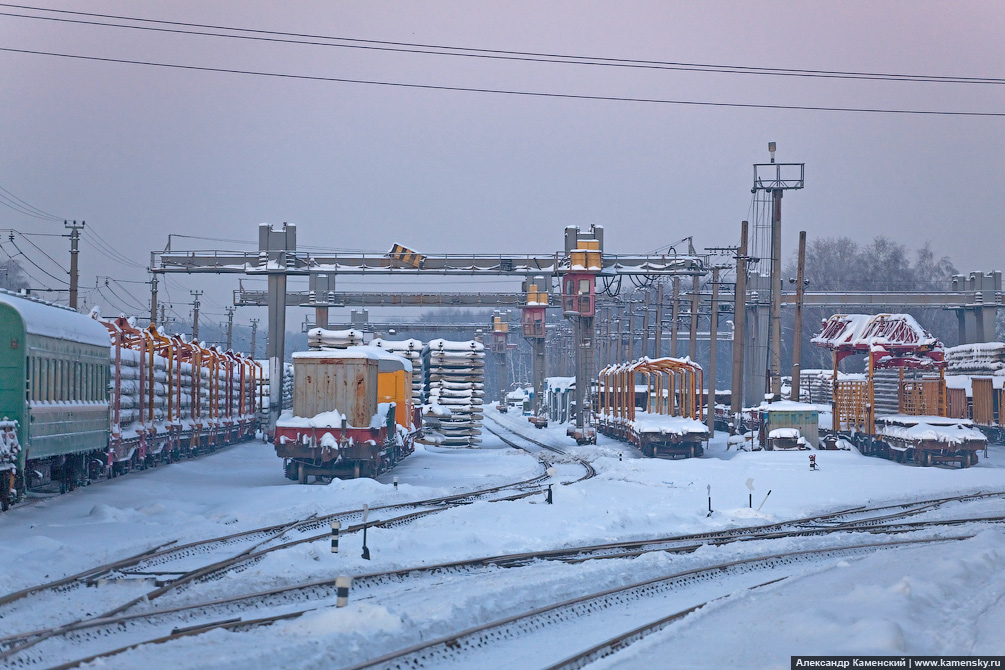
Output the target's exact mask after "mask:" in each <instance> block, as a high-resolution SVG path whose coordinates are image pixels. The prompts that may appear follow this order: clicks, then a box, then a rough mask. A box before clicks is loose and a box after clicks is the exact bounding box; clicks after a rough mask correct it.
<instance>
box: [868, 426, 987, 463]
mask: <svg viewBox="0 0 1005 670" xmlns="http://www.w3.org/2000/svg"><path fill="white" fill-rule="evenodd" d="M876 434H877V439H873V440H869V441H868V442H867V443H865V444H864V445H863V444H862V443H859V449H860V450H861V451H863V452H864V453H867V454H868V455H876V456H882V457H884V458H889V459H891V460H895V461H897V462H898V463H906V462H907V461H913V462H914V463H915V464H916V465H922V466H928V465H932V464H935V463H959V464H960V467H961V468H966V467H970V466H971V465H974V464H976V463H977V452H978V451H980V450H982V449H984V448H986V447H987V443H988V441H987V438H986V437H985V436H984V434H983V433H981V432H980V431H979V430H977V429H976V428H974V425H973V422H972V421H970V420H968V419H951V418H947V417H943V416H909V415H905V414H894V415H890V416H881V417H877V419H876Z"/></svg>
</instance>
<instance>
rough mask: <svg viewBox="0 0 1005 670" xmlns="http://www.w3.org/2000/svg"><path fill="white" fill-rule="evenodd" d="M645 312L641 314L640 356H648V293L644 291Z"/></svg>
mask: <svg viewBox="0 0 1005 670" xmlns="http://www.w3.org/2000/svg"><path fill="white" fill-rule="evenodd" d="M645 305H646V307H645V311H644V312H642V352H641V353H640V354H639V355H640V356H648V355H649V291H648V290H646V302H645Z"/></svg>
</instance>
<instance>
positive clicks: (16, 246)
mask: <svg viewBox="0 0 1005 670" xmlns="http://www.w3.org/2000/svg"><path fill="white" fill-rule="evenodd" d="M7 239H8V241H9V242H10V243H11V244H13V245H14V248H15V249H17V253H18V254H19V255H20V256H23V257H24V259H25V260H26V261H28V262H29V263H31V264H32V265H34V266H35V268H37V269H38V271H39V272H41V273H43V274H45V275H46V276H48V277H51V278H52V279H55V280H56V281H58V282H59V283H60V284H66V285H67V286H69V282H67V281H64V280H62V279H60V278H59V277H57V276H55V275H53V274H51V273H49V272H47V271H46V270H45V268H43V267H42V266H41V265H39V264H38V263H36V262H35V261H34V260H32V258H31V256H28V255H27V254H26V253H24V252H23V251H21V247H19V246H18V245H17V242H15V241H14V236H13V235H11V236H10V237H9V238H7ZM11 258H13V256H11ZM26 272H27V270H26ZM29 276H30V275H29ZM32 279H34V277H32Z"/></svg>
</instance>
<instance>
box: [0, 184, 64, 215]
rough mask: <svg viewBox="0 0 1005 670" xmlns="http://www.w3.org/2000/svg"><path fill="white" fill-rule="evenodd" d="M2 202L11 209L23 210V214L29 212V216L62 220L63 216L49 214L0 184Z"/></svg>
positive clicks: (0, 199) (0, 200)
mask: <svg viewBox="0 0 1005 670" xmlns="http://www.w3.org/2000/svg"><path fill="white" fill-rule="evenodd" d="M0 203H3V204H4V205H6V206H7V207H10V208H11V209H13V210H15V211H18V212H21V213H22V214H27V215H28V216H33V217H35V218H36V219H48V220H50V221H62V220H63V218H62V217H58V216H55V215H53V214H49V213H48V212H46V211H45V210H42V209H39V208H38V207H35V206H34V205H32V204H31V203H28V202H25V201H24V200H22V199H21V198H19V197H17V196H16V195H14V194H13V193H11V192H10V191H8V190H7V189H5V188H4V187H3V186H0Z"/></svg>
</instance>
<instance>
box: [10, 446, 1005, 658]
mask: <svg viewBox="0 0 1005 670" xmlns="http://www.w3.org/2000/svg"><path fill="white" fill-rule="evenodd" d="M517 435H518V436H519V433H517ZM520 437H521V438H523V436H520ZM542 448H543V446H542ZM549 451H551V450H549ZM559 451H560V452H561V451H562V450H559ZM562 453H564V452H562ZM543 465H544V467H545V468H547V467H548V465H549V463H547V462H544V463H543ZM594 474H595V472H593V471H592V468H589V469H587V474H586V476H584V477H582V478H580V480H577V481H581V480H582V479H585V478H588V477H591V476H593V475H594ZM545 476H546V475H541V476H539V477H536V478H533V479H529V480H524V481H522V482H517V483H511V484H508V485H502V486H499V487H492V488H490V489H482V490H479V491H475V492H469V493H465V494H458V495H455V496H449V497H445V498H437V499H430V500H427V501H416V502H413V503H407V504H404V505H400V506H394V505H392V506H385V507H384V508H375V510H376V509H385V510H389V509H392V508H396V507H397V508H410V510H409V512H408V513H406V514H403V515H400V516H390V517H387V518H384V519H381V520H380V521H378V522H374V523H372V524H368V525H370V526H373V525H377V524H378V523H380V524H387V525H400V524H403V523H408V522H409V520H410V519H413V518H416V517H417V516H419V515H422V514H430V513H434V512H436V511H441V509H445V507H441V508H440V509H436V508H431V509H427V510H415V506H416V505H419V504H421V503H438V504H440V505H441V506H442V505H444V504H446V503H447V502H451V501H452V502H455V503H456V504H463V501H465V500H468V501H470V500H472V499H474V498H473V497H474V496H478V495H481V494H485V493H486V492H488V491H494V492H498V491H499V490H503V489H506V488H512V487H514V486H515V485H516V484H525V485H527V487H530V488H532V490H530V491H523V492H520V493H518V494H515V495H512V496H509V497H507V498H500V500H502V499H516V498H519V497H524V496H527V495H534V494H540V489H539V488H536V484H539V483H540V482H541V481H543V480H544V478H545ZM529 482H536V483H531V484H528V483H529ZM1003 495H1005V492H1001V491H996V492H984V493H980V492H978V493H972V494H964V495H959V496H952V497H946V498H938V499H930V500H919V501H910V502H905V503H895V504H889V505H884V506H879V507H872V508H868V507H864V506H862V507H854V508H848V509H842V510H838V511H835V512H830V513H826V514H821V515H816V516H813V517H807V518H803V519H795V520H790V521H787V522H781V523H777V524H768V525H765V526H760V527H755V528H736V529H727V530H723V531H715V532H710V533H700V534H690V535H681V536H674V537H664V538H651V539H642V540H633V541H626V542H619V543H610V544H604V545H594V546H588V547H571V548H564V549H556V550H550V551H544V552H531V553H524V554H511V555H506V556H494V557H485V558H479V559H473V560H470V561H457V562H453V563H444V564H437V565H427V566H419V567H412V568H405V569H402V570H392V571H385V572H377V573H370V574H365V575H358V576H356V577H355V578H354V579H355V583H354V589H356V590H357V591H361V592H363V593H364V594H366V593H368V592H371V593H373V594H374V595H372V596H370V597H377V596H378V595H379V593H380V591H379V590H378V591H377V592H374V591H373V589H375V588H377V587H380V586H387V585H390V586H391V587H392V591H393V588H395V587H397V588H400V584H401V583H402V582H403V581H405V580H409V579H414V578H416V577H419V576H424V575H435V574H446V573H449V574H474V575H477V574H480V571H484V570H485V569H486V568H497V567H518V566H525V565H529V564H534V563H538V562H540V561H564V562H566V563H583V562H586V561H589V560H593V559H600V558H612V559H617V558H622V559H625V558H632V557H635V556H639V555H642V554H645V553H650V552H656V551H663V552H668V553H679V554H684V553H690V552H693V551H694V550H696V549H697V548H699V547H701V546H705V545H721V544H728V543H730V542H738V541H748V540H768V539H778V538H782V537H792V536H799V535H828V534H833V533H851V532H871V533H887V534H895V533H896V534H901V533H908V532H912V531H916V530H923V529H925V528H930V527H933V526H938V525H942V526H947V525H952V524H963V523H978V522H983V523H1000V522H1002V519H1001V518H999V517H986V518H982V519H977V518H974V519H956V520H943V521H938V522H936V521H927V522H926V521H918V522H913V523H897V524H894V523H891V522H893V521H896V520H900V519H903V518H904V517H908V516H912V515H917V514H921V513H924V512H928V511H932V510H934V509H937V508H938V507H941V506H943V505H946V504H948V503H951V502H955V501H967V500H977V499H981V498H989V497H1001V496H1003ZM361 511H362V510H351V511H349V512H345V513H344V514H349V513H357V512H361ZM398 511H404V510H403V509H399V510H398ZM332 516H334V515H330V516H329V517H320V518H311V519H305V520H300V521H297V522H294V523H293V524H287V526H274V527H269V528H267V529H256V531H258V532H261V531H267V532H265V533H264V534H263V535H261V536H256V539H257V540H258V543H257V544H256V545H254V547H253V549H255V548H257V547H260V546H261V545H263V544H268V543H269V542H272V541H274V540H275V539H276V538H282V537H284V535H285V533H287V532H289V530H290V527H291V526H292V525H295V524H297V523H304V524H306V525H309V526H311V527H313V528H315V529H316V528H319V527H322V526H326V525H327V522H326V520H330V519H331V517H332ZM361 528H362V524H360V523H356V524H353V525H350V526H349V527H348V528H347V529H346V532H354V531H356V530H359V529H361ZM256 531H246V532H245V533H238V534H235V535H234V536H243V535H248V534H249V533H254V532H256ZM269 531H271V532H272V534H273V535H274V536H275V537H269V536H268V532H269ZM234 536H227V537H228V538H229V537H234ZM329 537H330V535H329V533H327V532H325V533H322V534H319V535H308V534H305V536H304V537H302V538H298V539H296V540H293V541H291V542H287V543H282V544H284V545H286V546H290V545H291V544H300V543H305V542H313V541H320V540H327V539H328V538H329ZM219 539H221V538H215V540H219ZM193 544H199V543H193ZM279 548H282V547H281V546H274V547H273V546H266V547H264V548H261V549H257V550H252V551H242V552H241V554H242V556H241V557H240V558H241V559H242V560H243V561H244V562H247V561H252V560H257V559H258V558H259V557H261V555H263V554H264V553H269V552H271V551H274V550H276V549H279ZM178 549H181V547H163V548H155V549H154V550H150V551H148V552H144V553H143V554H140V555H138V556H139V557H145V558H150V557H153V556H154V555H156V554H158V553H159V552H162V551H164V552H167V551H170V550H178ZM134 558H135V557H134ZM237 564H239V562H235V564H234V565H233V566H216V565H215V564H213V565H210V566H205V567H204V568H201V569H200V572H201V574H199V575H194V576H193V577H192V578H191V579H189V580H186V581H184V582H182V583H181V584H178V585H176V586H174V587H172V588H169V589H167V590H166V591H165V592H164V593H161V594H158V595H155V596H154V598H150V597H149V596H150V595H151V594H146V596H145V597H140V598H137V599H134V600H133V601H131V602H130V603H127V604H126V605H124V606H122V607H119V608H116V609H115V610H112V611H110V612H106V613H105V615H103V616H100V617H91V618H89V619H87V620H77V621H71V622H69V623H67V624H64V625H62V626H59V627H55V628H50V629H45V630H37V631H30V632H25V633H19V634H16V635H10V636H8V637H6V638H3V639H0V661H2V662H3V663H4V664H5V665H8V666H10V667H24V666H32V665H36V664H38V663H45V662H46V661H45V659H46V658H49V654H48V653H46V651H45V647H46V646H47V645H46V644H45V642H46V641H48V640H54V641H58V640H67V641H71V640H76V641H92V642H93V641H95V640H98V641H111V640H112V639H120V638H119V637H118V636H117V635H115V634H114V633H115V631H122V630H130V629H132V630H134V632H136V633H139V632H141V631H148V630H149V629H150V627H151V626H161V627H162V629H163V628H167V629H168V630H171V631H172V633H171V634H170V635H167V636H165V635H161V637H160V638H157V639H158V640H161V639H176V638H175V637H174V636H176V635H177V636H178V637H187V636H191V635H195V634H198V633H200V632H205V631H208V630H215V629H217V628H221V627H223V628H228V629H230V630H243V629H245V628H250V627H254V626H258V625H263V624H265V623H270V622H272V621H277V620H282V619H283V618H290V617H296V616H301V615H302V614H304V613H305V612H310V611H314V610H316V609H318V608H319V607H329V606H331V605H333V604H334V600H335V597H336V586H335V580H334V579H330V580H320V581H316V582H311V583H307V584H298V585H294V586H291V587H286V588H280V589H273V590H270V591H259V592H255V593H249V594H241V595H236V596H232V597H228V598H221V599H217V600H214V601H208V602H203V603H196V604H175V605H174V606H172V605H171V604H170V603H169V604H168V605H167V606H165V607H158V608H155V609H153V610H151V611H144V612H132V613H130V612H128V611H127V610H129V609H131V608H133V607H135V606H136V605H139V604H140V603H143V602H144V601H146V602H145V603H144V604H146V603H148V602H149V601H150V600H156V599H157V598H159V597H160V595H165V594H167V593H169V592H173V591H177V590H178V589H179V587H183V586H184V585H185V584H187V583H190V582H192V581H198V580H200V579H205V578H210V577H211V576H212V575H213V574H219V571H221V570H226V569H234V567H235V566H236V565H237ZM103 567H107V566H103ZM134 569H135V568H134ZM91 572H92V573H93V572H94V571H91ZM82 574H90V573H82ZM105 574H109V573H107V572H106V573H105ZM92 581H93V580H92ZM175 581H179V580H175ZM165 586H168V585H165ZM354 597H355V596H354ZM306 601H310V602H311V605H312V606H311V607H310V608H308V609H299V610H295V611H289V610H290V607H291V606H295V605H296V604H297V603H303V602H306ZM277 606H282V607H284V608H285V609H284V611H283V612H282V613H280V614H276V615H274V616H272V617H257V618H254V619H242V617H241V616H236V617H235V616H234V615H235V614H242V613H249V612H256V613H258V612H259V611H260V610H262V609H275V608H276V607H277ZM193 622H196V623H194V624H193ZM126 637H128V636H126ZM149 641H150V640H138V641H135V642H131V643H130V645H128V646H133V645H135V644H145V643H147V642H149ZM125 648H127V647H122V648H119V649H118V650H113V652H100V653H99V654H98V655H97V656H94V657H93V658H98V657H101V656H102V655H104V654H112V655H114V653H116V652H118V651H121V650H122V649H125ZM64 657H65V656H64ZM80 662H83V660H81V661H80Z"/></svg>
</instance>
